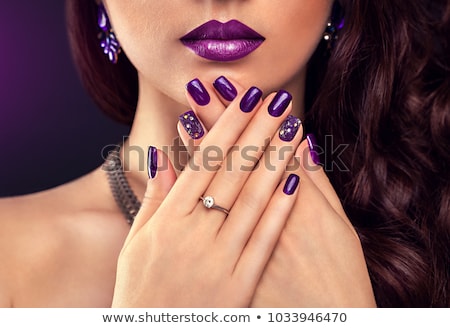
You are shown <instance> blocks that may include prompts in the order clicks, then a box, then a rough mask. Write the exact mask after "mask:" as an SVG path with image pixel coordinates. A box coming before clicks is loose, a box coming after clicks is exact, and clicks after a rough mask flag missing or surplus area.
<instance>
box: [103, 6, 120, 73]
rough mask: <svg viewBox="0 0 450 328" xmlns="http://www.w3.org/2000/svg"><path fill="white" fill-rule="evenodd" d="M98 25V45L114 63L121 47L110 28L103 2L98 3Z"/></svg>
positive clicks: (117, 58)
mask: <svg viewBox="0 0 450 328" xmlns="http://www.w3.org/2000/svg"><path fill="white" fill-rule="evenodd" d="M98 27H100V29H101V30H102V31H101V32H100V33H99V34H98V38H99V40H100V47H102V49H103V53H104V54H105V55H106V56H108V59H109V61H110V62H111V63H113V64H116V63H117V61H118V60H119V54H120V53H121V51H122V49H121V48H120V43H119V41H118V40H117V38H116V35H115V34H114V31H113V30H112V27H111V23H110V22H109V18H108V14H107V13H106V9H105V7H104V6H103V4H99V5H98Z"/></svg>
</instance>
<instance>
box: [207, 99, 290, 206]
mask: <svg viewBox="0 0 450 328" xmlns="http://www.w3.org/2000/svg"><path fill="white" fill-rule="evenodd" d="M291 108H292V97H291V95H290V94H289V93H287V92H286V91H283V90H282V91H279V92H278V93H277V94H276V95H275V94H271V95H270V96H268V97H267V98H266V99H265V101H264V103H263V105H262V107H261V109H260V110H259V111H258V113H257V114H256V115H255V117H254V119H253V120H252V121H251V122H250V123H249V125H248V128H247V129H246V130H245V131H244V133H243V134H242V136H241V137H240V138H239V140H238V141H237V143H236V144H235V145H234V147H233V149H232V151H231V152H230V153H229V154H228V156H227V157H226V159H225V162H224V165H222V167H221V169H220V170H219V172H218V173H217V176H216V177H215V178H214V180H213V181H212V182H211V184H210V186H209V187H208V189H207V190H206V193H205V195H211V196H216V197H217V199H218V200H220V204H221V206H222V207H225V208H227V209H231V207H232V206H233V204H234V202H235V201H236V198H237V196H238V195H239V193H240V191H241V189H242V187H243V186H244V184H245V183H246V181H247V178H248V177H249V175H250V173H251V172H252V171H253V170H254V167H255V165H256V164H257V163H258V161H260V158H261V156H262V155H263V153H264V151H265V149H266V148H267V146H269V149H272V148H274V147H275V149H277V148H276V146H277V145H279V144H280V143H282V141H281V140H280V139H279V138H275V139H277V141H276V142H275V146H274V145H273V144H272V145H271V144H270V142H271V139H272V138H273V136H274V134H275V132H276V131H278V130H279V128H280V125H281V124H282V122H283V121H284V120H285V119H286V117H287V116H288V114H289V112H290V110H291ZM260 165H264V163H263V162H260ZM286 165H287V163H285V164H284V167H286ZM283 171H284V169H283V170H280V172H283ZM278 181H280V179H279V178H278V179H277V182H278ZM224 191H226V192H224Z"/></svg>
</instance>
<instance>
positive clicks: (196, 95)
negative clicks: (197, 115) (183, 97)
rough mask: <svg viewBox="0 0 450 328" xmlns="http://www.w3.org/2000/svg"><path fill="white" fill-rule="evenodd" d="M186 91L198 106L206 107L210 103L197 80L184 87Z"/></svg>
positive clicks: (207, 94)
mask: <svg viewBox="0 0 450 328" xmlns="http://www.w3.org/2000/svg"><path fill="white" fill-rule="evenodd" d="M186 89H187V91H188V92H189V94H190V95H191V97H192V99H194V101H195V102H196V103H197V104H198V105H200V106H206V105H208V104H209V102H210V101H211V97H210V96H209V93H208V91H207V90H206V89H205V87H204V86H203V84H202V82H200V80H199V79H195V80H192V81H191V82H189V83H188V84H187V85H186Z"/></svg>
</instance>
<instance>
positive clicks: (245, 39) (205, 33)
mask: <svg viewBox="0 0 450 328" xmlns="http://www.w3.org/2000/svg"><path fill="white" fill-rule="evenodd" d="M264 40H265V38H264V37H263V36H262V35H261V34H259V33H257V32H255V31H254V30H252V29H251V28H250V27H248V26H247V25H244V24H242V23H241V22H239V21H237V20H231V21H229V22H227V23H221V22H219V21H216V20H211V21H209V22H207V23H205V24H203V25H201V26H199V27H197V28H196V29H194V30H193V31H191V32H189V33H188V34H186V35H185V36H183V37H182V38H181V39H180V41H181V42H182V43H183V44H184V45H185V46H186V47H188V48H189V49H191V50H192V51H193V52H194V53H195V54H197V55H198V56H200V57H202V58H205V59H209V60H213V61H220V62H228V61H233V60H238V59H241V58H243V57H245V56H247V55H249V54H250V53H252V52H253V51H255V50H256V48H258V47H259V46H260V45H261V44H262V43H263V42H264Z"/></svg>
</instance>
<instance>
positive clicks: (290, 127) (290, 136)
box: [279, 115, 302, 142]
mask: <svg viewBox="0 0 450 328" xmlns="http://www.w3.org/2000/svg"><path fill="white" fill-rule="evenodd" d="M301 124H302V121H301V120H300V119H299V118H297V117H295V116H293V115H289V116H288V117H287V118H286V120H285V121H284V122H283V124H281V128H280V132H279V136H280V139H281V140H283V141H287V142H289V141H292V140H294V138H295V136H296V135H297V132H298V129H299V128H300V126H301Z"/></svg>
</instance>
